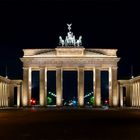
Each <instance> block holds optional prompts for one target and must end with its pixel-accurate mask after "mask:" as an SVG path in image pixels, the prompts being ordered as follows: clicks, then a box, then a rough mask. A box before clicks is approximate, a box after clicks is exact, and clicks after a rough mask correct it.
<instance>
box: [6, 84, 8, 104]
mask: <svg viewBox="0 0 140 140" xmlns="http://www.w3.org/2000/svg"><path fill="white" fill-rule="evenodd" d="M5 86H6V95H5V98H6V100H5V105H6V106H8V84H7V83H6V85H5Z"/></svg>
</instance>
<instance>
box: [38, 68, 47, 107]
mask: <svg viewBox="0 0 140 140" xmlns="http://www.w3.org/2000/svg"><path fill="white" fill-rule="evenodd" d="M39 101H40V106H46V104H47V69H46V68H40V98H39Z"/></svg>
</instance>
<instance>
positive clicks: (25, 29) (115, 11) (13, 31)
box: [0, 0, 140, 79]
mask: <svg viewBox="0 0 140 140" xmlns="http://www.w3.org/2000/svg"><path fill="white" fill-rule="evenodd" d="M0 13H1V14H0V23H1V26H0V75H3V76H4V75H5V66H6V65H7V67H8V75H9V77H10V78H13V79H14V78H22V63H21V62H20V60H19V58H20V57H22V56H23V52H22V49H23V48H55V47H56V46H57V45H58V36H59V35H62V36H65V34H66V32H67V27H66V23H71V22H72V23H73V26H72V31H73V32H74V34H75V35H77V36H79V35H82V36H83V44H84V47H85V48H117V49H118V56H119V57H121V60H120V62H119V69H118V72H119V74H118V77H119V79H122V78H125V79H127V78H129V77H130V73H131V70H130V69H131V65H133V67H134V75H135V76H137V75H139V74H140V66H139V57H140V56H139V47H140V41H139V37H140V35H139V32H140V27H139V25H140V21H139V13H140V8H139V4H138V2H137V1H134V0H133V1H131V0H129V1H128V2H124V1H123V2H121V1H119V0H112V1H111V0H110V1H100V0H99V1H92V0H67V1H64V0H48V1H45V0H42V1H39V2H37V1H30V2H24V1H20V2H19V1H12V0H11V1H1V2H0Z"/></svg>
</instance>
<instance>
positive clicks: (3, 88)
mask: <svg viewBox="0 0 140 140" xmlns="http://www.w3.org/2000/svg"><path fill="white" fill-rule="evenodd" d="M3 95H4V83H3V82H2V97H1V99H2V107H3V106H4V99H3Z"/></svg>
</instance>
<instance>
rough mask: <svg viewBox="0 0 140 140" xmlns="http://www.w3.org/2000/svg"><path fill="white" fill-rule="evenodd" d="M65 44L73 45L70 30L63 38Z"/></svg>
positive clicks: (73, 40) (73, 39) (73, 41)
mask: <svg viewBox="0 0 140 140" xmlns="http://www.w3.org/2000/svg"><path fill="white" fill-rule="evenodd" d="M65 45H66V46H67V45H69V46H72V45H75V36H73V33H72V32H68V35H67V36H66V39H65Z"/></svg>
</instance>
